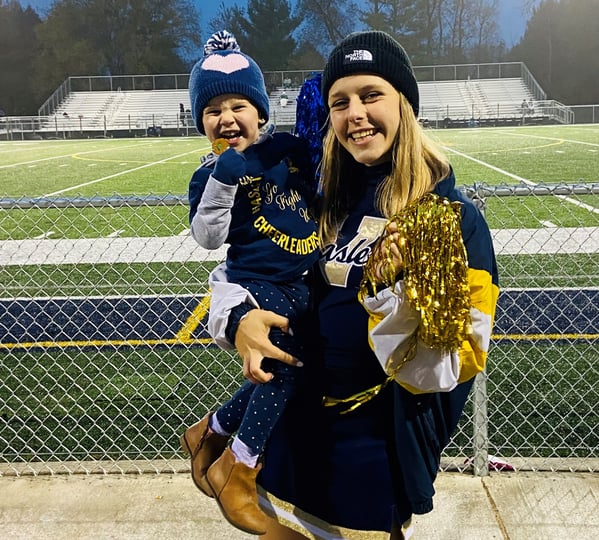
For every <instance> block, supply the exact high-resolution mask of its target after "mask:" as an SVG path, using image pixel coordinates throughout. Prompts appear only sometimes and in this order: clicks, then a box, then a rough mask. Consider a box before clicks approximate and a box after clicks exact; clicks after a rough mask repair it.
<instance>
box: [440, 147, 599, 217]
mask: <svg viewBox="0 0 599 540" xmlns="http://www.w3.org/2000/svg"><path fill="white" fill-rule="evenodd" d="M543 138H547V137H543ZM443 148H444V149H445V150H446V151H447V152H451V153H453V154H456V155H458V156H460V157H463V158H465V159H469V160H470V161H474V163H478V164H479V165H482V166H483V167H487V169H491V170H492V171H495V172H498V173H500V174H503V175H505V176H508V177H510V178H513V179H514V180H518V181H519V182H522V183H523V184H526V185H527V186H537V185H538V184H536V183H535V182H533V181H531V180H527V179H526V178H522V177H521V176H518V175H517V174H512V173H511V172H508V171H505V170H503V169H500V168H499V167H495V165H491V164H490V163H487V162H486V161H482V160H480V159H477V158H475V157H472V156H469V155H468V154H464V153H463V152H460V151H458V150H455V149H454V148H450V147H449V146H443ZM555 197H557V198H558V199H560V200H562V201H565V202H568V203H570V204H573V205H574V206H578V207H579V208H582V209H584V210H588V211H589V212H592V213H593V214H599V208H595V207H594V206H591V205H589V204H585V203H582V202H580V201H577V200H576V199H572V198H570V197H566V196H565V195H555Z"/></svg>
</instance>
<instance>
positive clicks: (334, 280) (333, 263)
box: [320, 216, 386, 287]
mask: <svg viewBox="0 0 599 540" xmlns="http://www.w3.org/2000/svg"><path fill="white" fill-rule="evenodd" d="M385 222H386V220H385V219H384V218H377V217H372V216H364V217H363V218H362V221H361V222H360V225H359V227H358V231H357V234H356V236H355V237H354V238H352V240H351V241H350V242H349V243H348V244H346V245H345V246H342V247H340V248H338V247H337V245H336V244H330V245H328V246H326V247H325V249H324V254H325V256H324V257H323V258H322V259H321V262H320V264H321V266H322V270H323V274H324V275H325V276H326V279H327V281H328V282H329V283H330V284H331V285H336V286H338V287H345V286H346V285H347V280H348V276H349V272H350V270H351V269H352V268H353V267H356V266H363V265H364V263H365V262H366V259H367V258H368V255H369V254H370V250H371V247H370V246H371V245H372V243H373V242H374V241H375V240H376V239H377V238H378V236H379V235H380V234H381V233H382V232H383V228H384V226H385Z"/></svg>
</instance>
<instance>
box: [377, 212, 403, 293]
mask: <svg viewBox="0 0 599 540" xmlns="http://www.w3.org/2000/svg"><path fill="white" fill-rule="evenodd" d="M399 241H400V237H399V233H398V232H397V223H395V222H394V221H392V222H390V223H389V224H388V225H387V227H386V228H385V237H384V238H383V241H382V242H381V243H380V244H379V246H378V250H379V252H378V253H376V255H375V257H376V260H377V261H378V262H377V263H376V265H375V267H374V277H375V279H376V281H377V283H386V284H387V285H391V284H392V283H394V282H395V278H396V276H397V274H399V272H401V270H402V269H403V259H402V256H401V252H400V249H399V245H398V242H399Z"/></svg>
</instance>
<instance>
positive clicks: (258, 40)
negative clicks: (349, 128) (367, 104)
mask: <svg viewBox="0 0 599 540" xmlns="http://www.w3.org/2000/svg"><path fill="white" fill-rule="evenodd" d="M23 3H25V1H24V2H23ZM498 6H499V0H359V1H358V0H297V2H294V3H293V4H292V3H291V2H290V0H239V2H238V3H237V4H235V5H234V6H233V7H225V6H224V5H223V4H221V6H220V8H219V11H218V13H217V15H216V17H214V19H213V20H211V21H208V23H209V25H208V26H209V29H210V30H211V31H214V30H219V29H222V28H227V29H228V30H230V31H231V32H233V33H234V34H235V36H236V37H237V40H238V41H239V44H240V46H241V48H242V50H243V51H244V52H246V53H248V54H250V55H251V56H252V57H254V58H255V59H256V61H257V62H258V63H259V64H260V66H261V67H262V69H264V70H266V71H268V70H281V69H303V70H310V69H320V68H321V67H322V65H323V63H324V58H325V57H326V55H327V54H328V52H329V51H330V49H331V48H332V47H333V46H334V44H335V43H337V42H338V41H339V40H340V39H342V38H343V37H344V36H346V35H347V34H349V33H350V32H352V31H354V30H358V29H363V28H372V29H379V30H385V31H387V32H389V33H390V34H392V35H394V36H395V37H397V39H398V40H399V41H400V42H401V43H402V44H403V45H404V46H405V47H406V49H407V50H408V51H409V53H410V55H411V56H412V60H413V62H414V64H416V65H431V64H450V63H465V62H468V63H480V62H497V61H506V60H513V61H524V62H525V63H526V64H527V66H528V67H529V69H530V70H531V71H532V73H533V75H534V76H535V77H536V78H537V80H538V81H539V83H540V84H541V86H542V87H543V88H544V89H545V90H546V91H547V93H548V96H549V97H550V98H553V99H557V100H559V101H562V102H564V103H566V104H571V105H574V104H586V103H597V102H599V94H598V93H597V88H598V87H599V70H598V69H597V68H596V58H597V57H599V6H598V5H597V0H522V6H523V8H524V7H528V8H529V11H528V13H529V14H530V16H529V18H528V24H527V28H526V31H525V33H524V35H523V37H522V39H521V40H520V42H519V43H518V44H516V45H515V46H514V47H513V48H512V49H511V50H508V49H507V48H506V46H505V44H504V43H503V41H502V40H501V38H500V36H499V33H498V17H499V14H498ZM523 16H524V14H523ZM527 17H528V16H527ZM200 23H201V19H200V13H198V12H197V11H196V9H195V8H194V5H193V4H192V3H191V2H190V1H189V0H55V1H54V2H53V4H52V5H51V7H50V9H49V11H48V13H47V14H42V15H40V14H38V13H36V12H35V11H34V10H32V9H31V8H29V7H27V8H23V7H22V5H21V3H20V2H17V1H15V0H9V1H4V0H0V73H2V76H1V78H0V107H1V108H3V109H4V110H5V111H6V112H7V114H10V115H24V114H36V112H37V109H38V107H39V106H40V105H41V104H42V103H43V101H44V100H45V99H46V98H47V97H48V96H49V95H50V94H51V93H52V92H53V91H54V90H55V89H56V88H57V87H58V86H59V85H60V84H61V83H62V82H63V81H64V80H65V79H66V78H67V77H69V76H77V75H135V74H160V73H184V72H187V71H189V69H190V68H191V66H192V64H193V63H194V62H195V61H196V60H197V59H198V58H199V57H200V56H201V55H202V54H203V51H202V44H203V42H204V41H205V39H206V38H207V37H208V36H207V35H202V31H201V24H200Z"/></svg>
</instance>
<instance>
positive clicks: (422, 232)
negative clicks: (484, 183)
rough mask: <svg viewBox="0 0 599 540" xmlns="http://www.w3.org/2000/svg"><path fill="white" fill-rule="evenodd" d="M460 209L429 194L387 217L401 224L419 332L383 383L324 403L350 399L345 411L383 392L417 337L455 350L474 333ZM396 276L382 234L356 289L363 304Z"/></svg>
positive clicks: (410, 298) (408, 293)
mask: <svg viewBox="0 0 599 540" xmlns="http://www.w3.org/2000/svg"><path fill="white" fill-rule="evenodd" d="M460 207H461V203H459V202H451V201H449V200H448V199H446V198H444V197H439V196H438V195H435V194H433V193H429V194H427V195H425V196H424V197H422V198H421V199H420V200H418V201H416V202H414V203H412V204H411V205H409V206H407V207H406V208H404V209H403V210H402V211H400V212H399V213H397V214H396V215H394V216H393V217H391V218H390V219H389V220H388V222H387V225H388V224H389V223H392V222H395V223H396V225H397V230H398V233H399V239H398V242H397V245H398V247H399V252H400V255H401V258H402V263H403V281H404V287H405V292H406V297H407V299H408V301H409V302H410V304H411V305H412V306H413V307H414V308H415V309H416V310H417V311H418V312H419V314H420V323H419V325H418V330H417V332H416V334H415V335H413V336H412V338H411V340H410V343H409V347H408V349H407V351H406V353H405V355H404V358H403V359H401V360H399V361H396V362H394V366H393V370H392V372H391V373H389V372H388V373H387V374H388V377H387V379H386V380H385V381H384V382H383V383H381V384H379V385H377V386H374V387H372V388H369V389H367V390H364V391H362V392H359V393H357V394H354V395H352V396H349V397H347V398H345V399H337V398H331V397H328V396H325V397H324V405H325V406H326V407H332V406H335V405H341V404H350V403H351V404H352V405H351V406H350V407H349V408H347V409H346V410H344V411H341V414H345V413H348V412H350V411H353V410H354V409H356V408H357V407H359V406H360V405H362V404H363V403H366V402H367V401H369V400H370V399H372V398H373V397H375V396H376V395H377V394H379V392H380V391H381V390H382V389H383V388H384V387H385V386H386V385H387V384H388V383H389V382H390V381H392V380H394V379H395V375H396V374H397V372H398V371H399V370H400V369H401V368H402V366H404V365H405V364H406V363H407V362H409V361H411V360H412V359H413V358H414V357H415V356H416V348H417V339H416V338H419V339H421V340H422V342H423V343H424V344H425V345H427V346H429V347H432V348H437V349H443V350H447V351H457V350H458V349H459V348H460V346H461V344H462V342H463V341H464V340H465V339H466V338H467V336H468V335H469V334H471V333H472V322H471V320H470V287H469V286H468V259H467V254H466V248H465V246H464V241H463V239H462V230H461V214H460ZM377 268H380V269H381V273H382V277H383V283H380V281H379V280H378V279H377V277H376V270H377ZM396 277H397V275H396V269H395V266H394V264H393V259H392V254H391V241H390V239H389V238H388V236H387V235H386V234H384V233H383V234H382V235H381V237H380V238H379V239H378V240H377V242H376V243H375V245H374V247H373V250H372V253H371V255H370V257H369V258H368V261H367V262H366V264H365V265H364V277H363V279H362V283H361V284H360V290H359V293H358V298H359V300H360V302H362V303H363V301H364V299H365V298H366V296H367V295H368V294H369V291H370V292H371V293H372V294H376V292H377V288H379V287H380V286H381V285H382V286H383V287H384V288H386V287H390V288H391V290H394V288H395V280H396Z"/></svg>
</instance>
